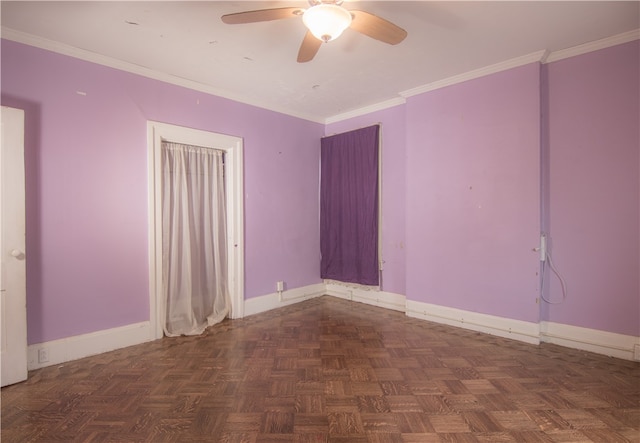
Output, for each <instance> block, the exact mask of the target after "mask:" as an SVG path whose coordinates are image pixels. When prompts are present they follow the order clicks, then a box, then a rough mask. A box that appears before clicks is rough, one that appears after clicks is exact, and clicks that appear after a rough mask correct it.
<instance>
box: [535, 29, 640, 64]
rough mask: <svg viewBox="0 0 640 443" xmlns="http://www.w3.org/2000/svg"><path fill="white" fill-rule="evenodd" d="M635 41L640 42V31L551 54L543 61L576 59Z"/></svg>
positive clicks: (635, 30)
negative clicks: (576, 57) (577, 56)
mask: <svg viewBox="0 0 640 443" xmlns="http://www.w3.org/2000/svg"><path fill="white" fill-rule="evenodd" d="M634 40H640V29H634V30H633V31H629V32H624V33H622V34H618V35H613V36H611V37H607V38H603V39H600V40H596V41H593V42H589V43H585V44H583V45H578V46H574V47H572V48H567V49H561V50H560V51H554V52H552V53H550V54H549V56H548V57H547V58H546V60H544V61H543V63H552V62H555V61H558V60H563V59H565V58H569V57H575V56H576V55H582V54H586V53H588V52H593V51H597V50H599V49H605V48H609V47H611V46H616V45H621V44H623V43H628V42H632V41H634Z"/></svg>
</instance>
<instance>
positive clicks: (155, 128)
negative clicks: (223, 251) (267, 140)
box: [147, 122, 244, 339]
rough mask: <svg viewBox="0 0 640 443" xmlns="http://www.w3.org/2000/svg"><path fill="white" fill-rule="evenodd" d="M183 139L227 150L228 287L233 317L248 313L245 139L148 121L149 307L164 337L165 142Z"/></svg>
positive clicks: (154, 324) (155, 327)
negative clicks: (245, 308)
mask: <svg viewBox="0 0 640 443" xmlns="http://www.w3.org/2000/svg"><path fill="white" fill-rule="evenodd" d="M163 141H164V142H174V143H182V144H185V145H193V146H201V147H204V148H211V149H216V150H219V151H223V152H224V155H225V193H226V200H227V220H226V222H227V238H226V242H227V251H228V258H229V260H228V266H227V267H228V282H227V285H228V288H229V295H230V298H231V314H230V317H231V318H242V317H243V316H244V213H243V209H244V207H243V174H242V171H243V168H242V164H243V155H242V154H243V153H242V148H243V145H242V139H241V138H239V137H234V136H229V135H224V134H217V133H213V132H207V131H201V130H197V129H191V128H186V127H183V126H176V125H170V124H166V123H159V122H148V124H147V145H148V151H149V307H150V322H151V327H152V331H154V334H155V337H154V338H156V339H157V338H162V337H163V321H164V318H165V311H164V309H165V308H164V300H163V292H164V291H163V286H162V285H163V279H162V182H161V180H162V178H161V177H162V165H161V147H162V142H163Z"/></svg>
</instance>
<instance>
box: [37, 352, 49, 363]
mask: <svg viewBox="0 0 640 443" xmlns="http://www.w3.org/2000/svg"><path fill="white" fill-rule="evenodd" d="M48 361H49V350H48V349H46V348H42V349H38V363H46V362H48Z"/></svg>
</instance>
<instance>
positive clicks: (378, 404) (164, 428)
mask: <svg viewBox="0 0 640 443" xmlns="http://www.w3.org/2000/svg"><path fill="white" fill-rule="evenodd" d="M1 413H2V418H1V419H2V422H1V426H2V431H1V435H2V441H3V442H12V443H13V442H154V443H155V442H229V443H231V442H238V443H239V442H297V443H311V442H313V443H322V442H345V443H347V442H348V443H360V442H380V443H382V442H389V443H392V442H406V443H429V442H491V443H499V442H640V364H639V363H637V362H629V361H624V360H618V359H614V358H608V357H604V356H599V355H595V354H591V353H587V352H581V351H576V350H571V349H566V348H562V347H558V346H554V345H549V344H543V345H540V346H533V345H527V344H524V343H520V342H515V341H511V340H507V339H502V338H497V337H493V336H489V335H484V334H480V333H474V332H470V331H466V330H462V329H458V328H453V327H448V326H443V325H438V324H433V323H429V322H426V321H423V320H416V319H411V318H408V317H406V316H405V315H404V314H402V313H400V312H394V311H389V310H385V309H381V308H376V307H372V306H368V305H363V304H359V303H354V302H348V301H345V300H340V299H336V298H332V297H321V298H316V299H313V300H308V301H306V302H303V303H299V304H296V305H292V306H288V307H284V308H281V309H278V310H274V311H271V312H267V313H263V314H259V315H255V316H251V317H248V318H246V319H243V320H233V321H231V320H226V321H224V322H223V323H222V324H220V325H217V326H214V327H213V328H210V329H209V330H208V331H207V332H206V333H205V334H204V335H203V336H200V337H179V338H165V339H163V340H157V341H155V342H151V343H147V344H142V345H139V346H133V347H130V348H126V349H121V350H117V351H114V352H109V353H105V354H101V355H98V356H94V357H89V358H85V359H82V360H77V361H74V362H69V363H66V364H63V365H57V366H52V367H48V368H43V369H39V370H36V371H32V372H31V373H30V374H29V379H28V380H27V381H26V382H24V383H20V384H17V385H13V386H9V387H6V388H3V389H2V408H1Z"/></svg>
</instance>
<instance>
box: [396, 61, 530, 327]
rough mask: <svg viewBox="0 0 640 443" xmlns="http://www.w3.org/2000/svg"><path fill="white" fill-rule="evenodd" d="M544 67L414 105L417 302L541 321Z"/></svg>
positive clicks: (411, 176) (410, 256) (412, 218)
mask: <svg viewBox="0 0 640 443" xmlns="http://www.w3.org/2000/svg"><path fill="white" fill-rule="evenodd" d="M539 83H540V78H539V65H538V64H530V65H526V66H523V67H519V68H515V69H511V70H509V71H504V72H500V73H497V74H494V75H491V76H487V77H483V78H479V79H475V80H471V81H468V82H464V83H461V84H457V85H453V86H449V87H446V88H443V89H439V90H435V91H431V92H428V93H425V94H421V95H418V96H414V97H411V98H409V99H408V101H407V105H406V107H407V110H406V114H407V123H406V124H407V157H408V161H407V169H406V176H407V215H406V217H407V218H406V220H407V228H406V239H407V258H406V262H407V275H406V279H407V283H406V285H407V292H406V295H407V299H409V300H413V301H420V302H425V303H431V304H436V305H442V306H448V307H454V308H459V309H463V310H467V311H472V312H480V313H485V314H491V315H496V316H500V317H507V318H512V319H517V320H524V321H529V322H537V321H538V317H539V307H538V305H537V304H536V299H537V297H538V295H539V292H538V282H539V276H538V271H539V265H540V263H539V259H538V255H537V254H536V253H535V252H533V251H532V248H534V247H536V245H537V244H538V238H539V233H540V208H539V207H540V203H539V202H540V161H539V155H540V153H539V152H540V123H539V122H540V117H539V115H540V106H539V104H540V97H539Z"/></svg>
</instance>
